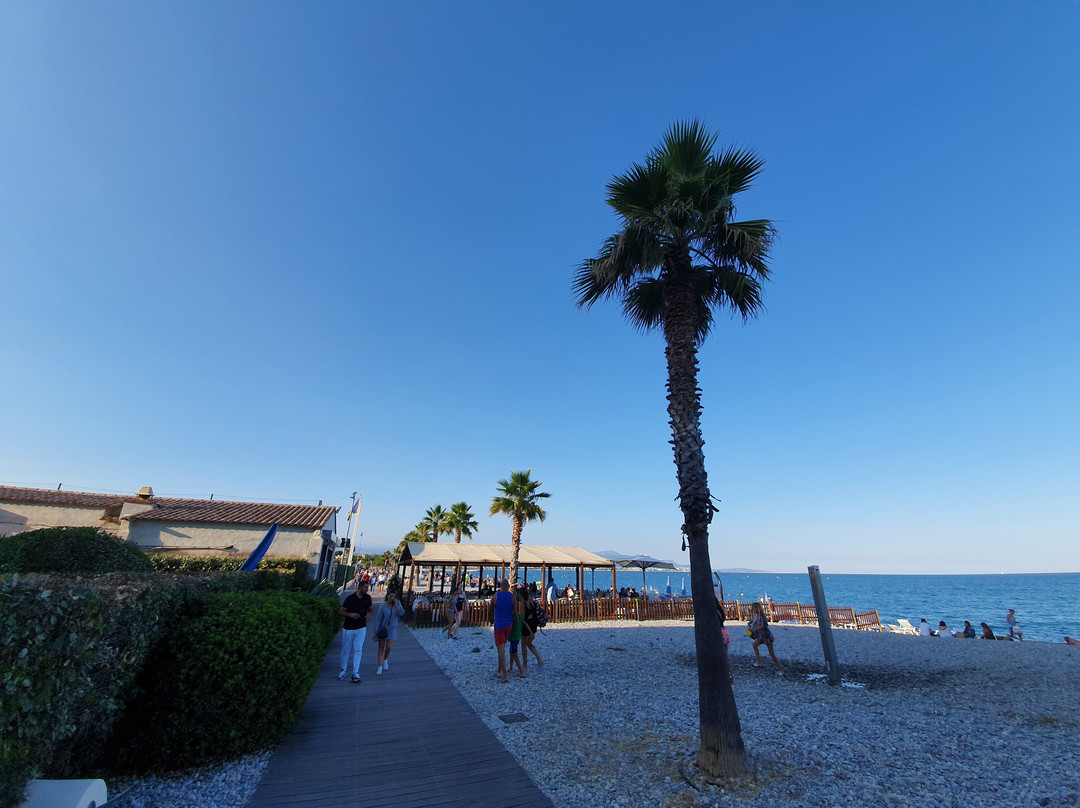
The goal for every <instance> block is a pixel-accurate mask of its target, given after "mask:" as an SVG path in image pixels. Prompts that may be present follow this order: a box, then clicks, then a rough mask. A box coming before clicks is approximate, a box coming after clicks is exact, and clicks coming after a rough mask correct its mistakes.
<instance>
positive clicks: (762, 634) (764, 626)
mask: <svg viewBox="0 0 1080 808" xmlns="http://www.w3.org/2000/svg"><path fill="white" fill-rule="evenodd" d="M750 608H751V615H752V616H751V618H750V622H749V623H747V625H746V628H747V629H748V630H749V632H750V636H751V637H753V638H754V667H755V668H760V667H761V654H760V653H759V652H758V646H759V645H761V644H762V643H764V644H765V645H767V646H768V647H769V656H771V657H772V661H773V664H775V665H776V675H777V676H783V675H784V670H783V668H781V667H780V660H779V659H777V658H776V651H774V650H773V633H772V631H770V630H769V621H768V620H766V619H765V610H764V609H762V608H761V604H760V603H755V604H754V605H753V606H751V607H750Z"/></svg>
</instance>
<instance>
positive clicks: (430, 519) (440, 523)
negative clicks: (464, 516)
mask: <svg viewBox="0 0 1080 808" xmlns="http://www.w3.org/2000/svg"><path fill="white" fill-rule="evenodd" d="M417 528H420V529H422V530H423V531H424V532H425V533H427V534H428V535H429V536H431V541H438V540H439V536H441V535H443V534H446V533H450V531H451V528H450V513H449V511H444V510H443V506H442V505H436V506H435V507H433V508H428V509H427V513H426V514H425V515H424V518H423V519H421V520H420V524H418V525H417Z"/></svg>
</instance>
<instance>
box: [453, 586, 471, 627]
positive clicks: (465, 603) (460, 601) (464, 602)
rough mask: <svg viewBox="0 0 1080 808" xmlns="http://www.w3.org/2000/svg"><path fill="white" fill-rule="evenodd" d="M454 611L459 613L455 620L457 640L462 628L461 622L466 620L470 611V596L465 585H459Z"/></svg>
mask: <svg viewBox="0 0 1080 808" xmlns="http://www.w3.org/2000/svg"><path fill="white" fill-rule="evenodd" d="M454 611H455V612H456V613H457V619H456V620H455V621H454V628H453V636H454V639H455V640H456V639H457V638H458V631H460V630H461V624H462V623H464V622H465V615H466V614H468V611H469V598H468V596H467V595H466V594H465V587H464V586H459V587H458V590H457V597H456V598H454Z"/></svg>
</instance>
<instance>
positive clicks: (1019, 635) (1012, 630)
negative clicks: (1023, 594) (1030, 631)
mask: <svg viewBox="0 0 1080 808" xmlns="http://www.w3.org/2000/svg"><path fill="white" fill-rule="evenodd" d="M1005 622H1006V623H1008V624H1009V639H1010V640H1013V639H1016V640H1019V641H1020V642H1023V641H1024V632H1022V631H1021V630H1020V621H1019V620H1017V619H1016V610H1015V609H1009V613H1008V614H1007V615H1005Z"/></svg>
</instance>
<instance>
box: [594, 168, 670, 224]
mask: <svg viewBox="0 0 1080 808" xmlns="http://www.w3.org/2000/svg"><path fill="white" fill-rule="evenodd" d="M669 181H670V172H669V171H668V169H667V167H666V166H664V165H662V164H657V163H648V164H646V165H641V164H639V163H634V165H632V166H631V167H630V170H629V171H627V172H626V173H625V174H621V175H619V176H616V177H614V178H613V179H612V180H611V182H609V183H608V185H607V191H608V195H607V203H608V205H609V206H610V207H611V209H612V210H614V211H615V212H616V213H617V214H619V216H621V217H622V218H623V219H624V220H625V221H626V222H634V221H639V220H641V219H648V218H650V217H653V216H655V215H657V212H658V211H659V210H660V208H661V207H662V205H663V201H664V199H665V198H666V197H667V194H668V183H669Z"/></svg>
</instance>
